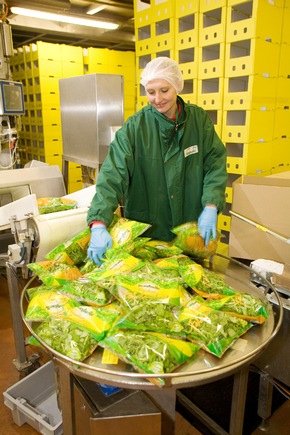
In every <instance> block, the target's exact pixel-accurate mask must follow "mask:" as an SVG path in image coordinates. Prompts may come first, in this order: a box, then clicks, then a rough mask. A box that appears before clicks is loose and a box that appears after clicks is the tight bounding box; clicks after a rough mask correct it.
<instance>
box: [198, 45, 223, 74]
mask: <svg viewBox="0 0 290 435" xmlns="http://www.w3.org/2000/svg"><path fill="white" fill-rule="evenodd" d="M198 50H199V51H198V60H199V64H198V78H199V79H206V78H214V77H223V76H224V65H225V44H224V43H220V44H213V45H207V46H204V47H199V49H198Z"/></svg>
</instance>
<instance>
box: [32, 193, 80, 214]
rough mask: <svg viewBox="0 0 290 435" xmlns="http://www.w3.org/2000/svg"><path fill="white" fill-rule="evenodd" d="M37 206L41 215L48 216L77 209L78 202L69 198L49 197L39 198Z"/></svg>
mask: <svg viewBox="0 0 290 435" xmlns="http://www.w3.org/2000/svg"><path fill="white" fill-rule="evenodd" d="M37 205H38V210H39V213H40V214H47V213H55V212H58V211H63V210H71V209H73V208H76V207H77V201H75V200H73V199H68V198H58V197H47V198H37Z"/></svg>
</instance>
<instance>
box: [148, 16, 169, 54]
mask: <svg viewBox="0 0 290 435" xmlns="http://www.w3.org/2000/svg"><path fill="white" fill-rule="evenodd" d="M152 36H153V37H152V48H153V50H152V51H153V52H159V51H162V50H172V49H173V48H174V19H173V18H166V19H164V20H160V21H156V22H155V23H154V26H153V35H152Z"/></svg>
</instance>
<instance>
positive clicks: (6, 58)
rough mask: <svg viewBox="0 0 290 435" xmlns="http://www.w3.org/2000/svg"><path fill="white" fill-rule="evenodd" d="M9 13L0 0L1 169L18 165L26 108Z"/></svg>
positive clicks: (4, 3)
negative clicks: (15, 73) (16, 75)
mask: <svg viewBox="0 0 290 435" xmlns="http://www.w3.org/2000/svg"><path fill="white" fill-rule="evenodd" d="M7 13H8V5H7V3H6V2H5V1H3V0H0V14H1V15H0V170H4V169H12V168H15V167H17V164H18V160H19V156H18V153H17V146H18V140H19V134H18V132H19V131H20V129H21V118H20V115H22V114H24V112H25V108H24V96H23V85H22V83H21V82H15V81H13V80H12V76H11V71H10V58H11V57H12V56H13V54H14V53H13V43H12V34H11V27H10V25H9V23H8V21H7V19H6V16H7Z"/></svg>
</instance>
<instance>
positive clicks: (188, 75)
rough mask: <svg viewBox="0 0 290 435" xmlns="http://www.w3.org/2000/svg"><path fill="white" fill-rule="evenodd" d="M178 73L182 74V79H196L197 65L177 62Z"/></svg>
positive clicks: (195, 63)
mask: <svg viewBox="0 0 290 435" xmlns="http://www.w3.org/2000/svg"><path fill="white" fill-rule="evenodd" d="M179 67H180V71H181V73H182V76H183V79H184V80H188V79H192V80H193V79H196V78H197V71H198V63H197V61H195V62H182V63H180V62H179Z"/></svg>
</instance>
